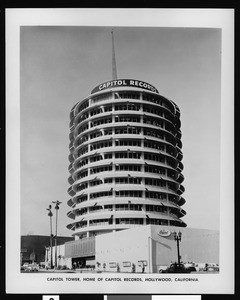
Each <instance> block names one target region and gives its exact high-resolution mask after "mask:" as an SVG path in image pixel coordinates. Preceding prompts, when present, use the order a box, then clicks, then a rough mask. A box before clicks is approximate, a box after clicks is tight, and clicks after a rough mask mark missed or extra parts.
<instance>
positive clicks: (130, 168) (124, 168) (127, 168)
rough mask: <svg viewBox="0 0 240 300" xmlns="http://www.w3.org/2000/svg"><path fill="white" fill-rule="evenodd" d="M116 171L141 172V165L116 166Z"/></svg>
mask: <svg viewBox="0 0 240 300" xmlns="http://www.w3.org/2000/svg"><path fill="white" fill-rule="evenodd" d="M116 171H133V172H141V166H140V165H129V164H127V165H116Z"/></svg>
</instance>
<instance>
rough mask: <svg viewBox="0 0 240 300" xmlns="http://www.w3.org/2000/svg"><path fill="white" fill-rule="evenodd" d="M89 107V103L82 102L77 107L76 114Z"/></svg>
mask: <svg viewBox="0 0 240 300" xmlns="http://www.w3.org/2000/svg"><path fill="white" fill-rule="evenodd" d="M88 106H89V101H88V100H87V101H85V102H83V103H82V104H81V105H80V106H79V107H78V113H79V112H81V111H83V110H84V109H86V108H87V107H88Z"/></svg>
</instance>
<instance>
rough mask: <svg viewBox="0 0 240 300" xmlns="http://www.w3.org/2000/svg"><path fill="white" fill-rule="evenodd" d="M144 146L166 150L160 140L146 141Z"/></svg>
mask: <svg viewBox="0 0 240 300" xmlns="http://www.w3.org/2000/svg"><path fill="white" fill-rule="evenodd" d="M144 147H146V148H153V149H157V150H162V151H164V144H162V143H159V142H153V141H144Z"/></svg>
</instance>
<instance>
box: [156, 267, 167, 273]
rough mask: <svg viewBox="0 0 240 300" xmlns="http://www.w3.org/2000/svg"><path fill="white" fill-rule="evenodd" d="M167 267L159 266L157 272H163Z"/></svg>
mask: <svg viewBox="0 0 240 300" xmlns="http://www.w3.org/2000/svg"><path fill="white" fill-rule="evenodd" d="M167 268H168V266H160V267H159V268H158V272H159V273H164V271H166V270H167Z"/></svg>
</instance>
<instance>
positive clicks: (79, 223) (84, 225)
mask: <svg viewBox="0 0 240 300" xmlns="http://www.w3.org/2000/svg"><path fill="white" fill-rule="evenodd" d="M86 226H87V221H81V222H78V223H76V228H82V227H86Z"/></svg>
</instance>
